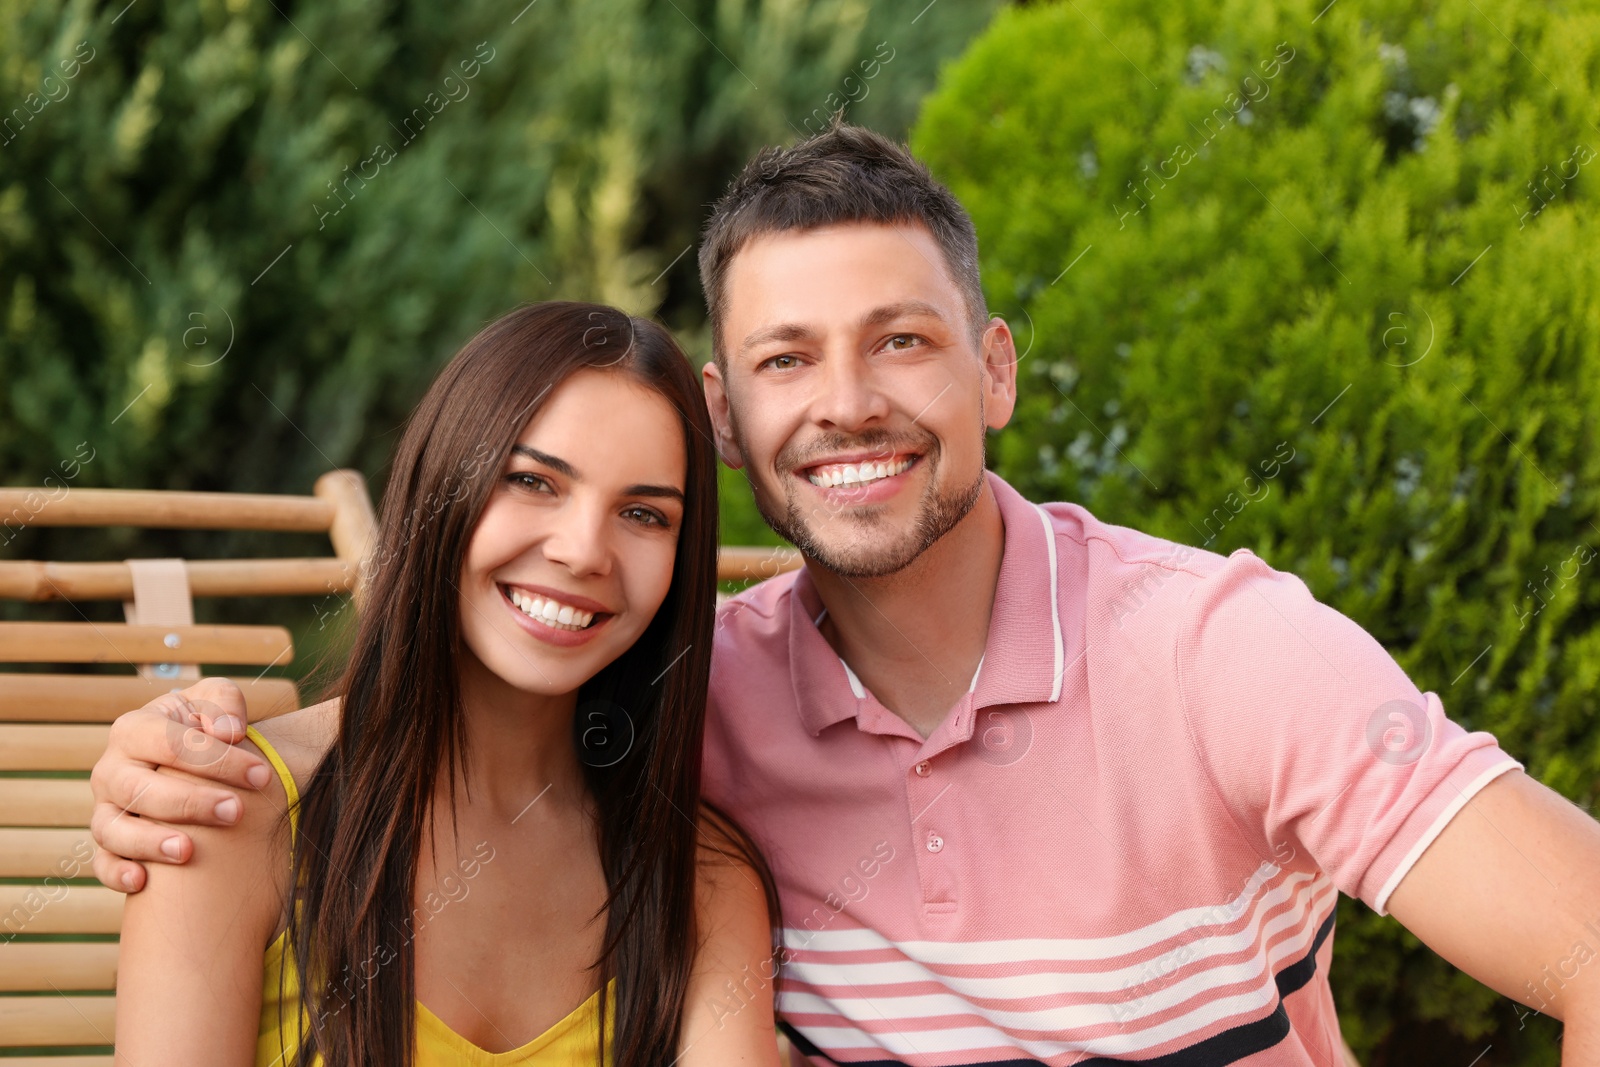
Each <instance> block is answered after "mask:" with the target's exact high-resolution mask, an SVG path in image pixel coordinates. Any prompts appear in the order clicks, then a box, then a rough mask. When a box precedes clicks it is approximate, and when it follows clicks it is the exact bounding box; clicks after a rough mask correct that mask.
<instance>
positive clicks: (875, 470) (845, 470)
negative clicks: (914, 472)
mask: <svg viewBox="0 0 1600 1067" xmlns="http://www.w3.org/2000/svg"><path fill="white" fill-rule="evenodd" d="M910 466H911V458H910V457H907V458H906V459H902V460H898V461H896V462H894V463H870V462H869V463H862V464H859V465H858V464H853V463H841V464H838V465H836V466H830V467H817V468H815V469H813V470H812V471H811V472H810V474H808V475H807V477H809V478H810V479H811V484H812V485H815V486H818V487H819V488H822V489H832V488H834V487H835V486H840V485H865V484H867V483H868V482H875V481H877V480H878V479H879V478H892V477H894V476H895V475H896V474H902V473H904V472H905V470H906V468H908V467H910Z"/></svg>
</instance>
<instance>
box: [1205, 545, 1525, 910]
mask: <svg viewBox="0 0 1600 1067" xmlns="http://www.w3.org/2000/svg"><path fill="white" fill-rule="evenodd" d="M1175 654H1176V658H1177V665H1176V666H1177V672H1178V688H1179V693H1180V695H1181V699H1182V704H1183V710H1184V715H1185V717H1186V719H1187V725H1188V728H1189V731H1190V734H1191V736H1192V737H1193V739H1194V743H1195V746H1196V748H1197V750H1198V752H1199V756H1200V759H1201V760H1202V761H1203V763H1204V764H1205V765H1206V768H1207V770H1208V772H1209V773H1210V775H1211V777H1212V780H1213V782H1214V783H1215V785H1216V787H1217V790H1218V792H1219V793H1220V795H1221V801H1222V803H1223V804H1224V806H1225V807H1226V808H1227V809H1228V811H1229V812H1230V814H1231V816H1232V818H1233V819H1234V821H1235V822H1236V823H1237V825H1238V826H1239V828H1240V830H1241V832H1242V833H1244V834H1245V835H1246V837H1248V838H1249V839H1250V842H1251V844H1252V846H1253V847H1256V848H1260V849H1264V850H1265V851H1264V852H1263V853H1262V854H1267V853H1272V854H1280V853H1279V850H1281V849H1282V848H1283V846H1284V845H1285V844H1287V845H1288V846H1290V847H1292V848H1293V849H1294V855H1295V856H1296V857H1297V859H1296V860H1291V861H1289V862H1288V863H1286V864H1284V865H1285V866H1298V865H1299V863H1300V862H1303V859H1302V858H1303V857H1309V858H1310V861H1311V862H1312V863H1314V864H1315V866H1316V867H1318V868H1320V869H1321V870H1323V871H1324V872H1326V873H1327V875H1328V876H1329V878H1331V879H1332V881H1333V882H1334V884H1335V885H1337V886H1338V887H1339V889H1340V890H1342V891H1343V892H1345V893H1347V894H1348V895H1350V896H1353V897H1358V898H1360V899H1361V900H1362V901H1364V902H1365V903H1366V904H1368V905H1369V906H1370V907H1372V908H1373V909H1374V910H1375V911H1377V912H1378V914H1380V915H1383V914H1386V911H1385V906H1386V904H1387V902H1388V899H1389V895H1390V894H1391V893H1392V892H1393V891H1394V888H1395V887H1396V886H1397V885H1399V883H1400V880H1401V878H1403V877H1404V876H1405V874H1406V872H1407V871H1409V870H1410V869H1411V866H1412V865H1413V864H1414V863H1415V862H1416V860H1417V858H1418V857H1419V856H1421V855H1422V852H1423V850H1424V849H1426V848H1427V847H1428V845H1429V844H1431V843H1432V842H1433V840H1434V839H1435V838H1436V837H1437V836H1438V835H1439V833H1440V831H1442V830H1443V829H1444V827H1445V825H1446V824H1447V823H1448V822H1449V821H1450V819H1451V818H1452V817H1454V816H1455V814H1456V813H1457V812H1458V811H1460V810H1461V808H1462V807H1463V806H1464V805H1465V804H1466V803H1467V801H1468V800H1470V799H1471V798H1472V797H1473V795H1474V794H1476V793H1477V792H1478V791H1479V790H1480V789H1482V788H1483V787H1484V786H1485V785H1487V784H1488V783H1489V782H1491V781H1493V780H1494V779H1495V778H1496V777H1498V776H1499V775H1501V774H1504V773H1505V772H1507V771H1510V770H1515V769H1520V768H1521V766H1522V765H1521V764H1520V763H1518V762H1517V761H1516V760H1514V759H1512V758H1511V757H1510V756H1509V755H1507V754H1506V753H1505V752H1504V751H1503V750H1502V749H1501V748H1500V746H1499V743H1498V742H1497V741H1496V740H1495V738H1494V736H1493V735H1492V734H1489V733H1486V732H1483V731H1475V732H1468V731H1467V730H1465V729H1464V728H1463V727H1461V726H1460V725H1459V724H1458V723H1455V722H1452V721H1451V720H1450V719H1449V718H1448V717H1446V715H1445V713H1444V707H1443V705H1442V704H1441V703H1440V701H1439V698H1438V697H1437V696H1436V695H1435V694H1433V693H1431V692H1429V693H1423V692H1420V691H1418V689H1417V687H1416V686H1415V685H1414V684H1413V683H1412V681H1411V679H1410V678H1409V677H1407V676H1406V673H1405V671H1403V670H1402V669H1401V668H1400V665H1399V664H1397V663H1396V662H1395V661H1394V659H1393V658H1392V657H1391V656H1390V655H1389V654H1388V653H1387V652H1385V651H1384V650H1383V647H1382V646H1380V645H1379V644H1378V642H1377V641H1376V640H1374V639H1373V637H1372V636H1371V635H1370V634H1368V633H1367V632H1366V631H1365V630H1363V629H1362V628H1361V627H1360V626H1358V625H1356V624H1355V623H1354V622H1352V621H1351V620H1350V619H1348V618H1346V617H1345V616H1343V615H1341V614H1339V612H1337V611H1334V610H1333V609H1332V608H1330V607H1327V606H1326V605H1324V604H1320V603H1318V602H1317V601H1316V600H1315V598H1313V597H1312V596H1311V593H1310V591H1309V590H1308V589H1307V588H1306V586H1305V584H1304V583H1303V582H1301V581H1300V579H1298V578H1296V577H1295V576H1293V575H1291V574H1285V573H1283V572H1280V571H1275V570H1273V569H1272V568H1271V567H1268V566H1267V565H1266V564H1265V563H1263V562H1262V561H1261V560H1260V559H1259V558H1258V557H1256V556H1255V555H1253V554H1251V553H1250V552H1248V551H1247V550H1243V549H1241V550H1239V551H1238V552H1235V553H1234V554H1233V555H1232V556H1230V557H1228V559H1227V560H1226V562H1225V563H1224V564H1223V565H1222V566H1221V567H1220V568H1218V569H1217V570H1216V571H1214V572H1213V573H1211V574H1210V575H1209V576H1208V577H1206V578H1204V579H1202V580H1200V581H1199V582H1198V583H1197V584H1196V586H1195V588H1194V589H1193V591H1192V592H1191V593H1190V596H1189V599H1188V602H1187V605H1186V607H1185V612H1184V619H1183V624H1182V627H1181V629H1180V631H1179V634H1178V638H1177V648H1176V653H1175Z"/></svg>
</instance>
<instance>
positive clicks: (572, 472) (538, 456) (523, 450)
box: [511, 445, 583, 481]
mask: <svg viewBox="0 0 1600 1067" xmlns="http://www.w3.org/2000/svg"><path fill="white" fill-rule="evenodd" d="M511 452H512V454H513V455H517V456H526V457H527V458H529V459H531V460H533V461H534V462H535V463H543V464H544V465H545V466H546V467H549V468H550V469H551V470H553V471H555V472H556V473H557V474H559V475H562V476H563V477H566V478H571V479H573V480H574V481H582V480H583V476H582V475H580V474H579V473H578V471H577V469H576V468H574V467H573V465H572V464H570V463H568V462H567V461H566V460H564V459H560V458H559V457H556V456H552V455H550V454H549V453H546V452H540V451H539V450H538V449H537V448H529V447H528V446H527V445H512V446H511Z"/></svg>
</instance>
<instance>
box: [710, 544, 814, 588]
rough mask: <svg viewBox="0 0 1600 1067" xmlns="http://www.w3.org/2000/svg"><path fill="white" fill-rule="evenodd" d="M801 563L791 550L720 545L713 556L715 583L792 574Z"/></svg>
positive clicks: (759, 579)
mask: <svg viewBox="0 0 1600 1067" xmlns="http://www.w3.org/2000/svg"><path fill="white" fill-rule="evenodd" d="M802 562H804V561H803V560H802V559H801V558H800V553H799V552H797V551H796V550H794V549H792V548H748V547H744V546H740V545H723V546H722V551H721V552H720V553H718V555H717V581H719V582H746V581H761V580H762V579H765V578H771V577H772V576H773V575H775V574H782V573H783V572H784V571H792V570H795V569H796V568H798V567H799V566H800V564H801V563H802Z"/></svg>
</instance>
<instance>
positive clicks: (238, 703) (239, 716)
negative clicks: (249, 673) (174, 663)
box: [181, 678, 250, 743]
mask: <svg viewBox="0 0 1600 1067" xmlns="http://www.w3.org/2000/svg"><path fill="white" fill-rule="evenodd" d="M181 695H182V696H184V697H187V698H188V699H189V701H190V702H191V703H194V704H210V705H213V706H214V707H215V708H216V710H215V711H214V712H211V715H212V717H213V718H215V719H219V720H227V722H228V726H227V729H228V730H230V731H231V730H237V736H233V735H231V734H228V733H223V732H220V731H214V732H215V735H216V736H218V737H220V738H222V740H224V741H227V742H229V743H233V742H237V741H242V740H244V727H245V724H246V723H247V722H249V721H250V710H249V709H248V708H247V707H245V702H244V690H242V689H240V688H239V687H238V686H237V685H235V684H234V683H233V682H231V681H229V680H228V679H227V678H202V679H200V680H199V681H198V682H196V683H194V684H193V685H191V686H190V687H189V688H187V689H185V690H183V692H182V694H181Z"/></svg>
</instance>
